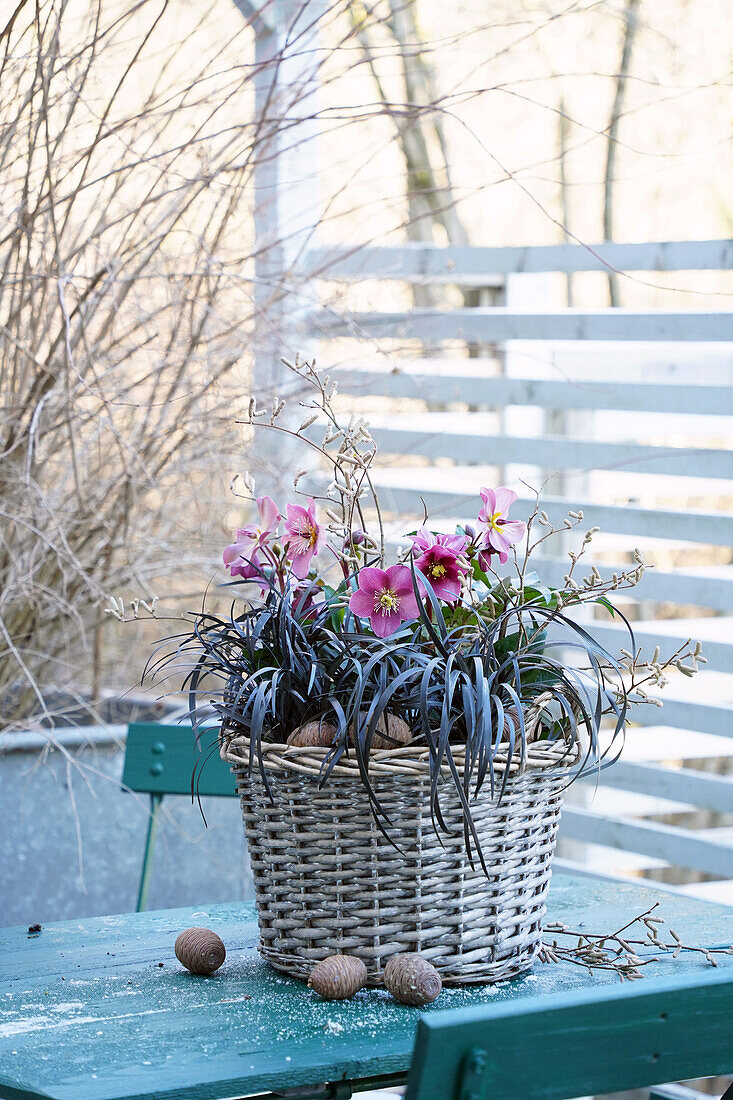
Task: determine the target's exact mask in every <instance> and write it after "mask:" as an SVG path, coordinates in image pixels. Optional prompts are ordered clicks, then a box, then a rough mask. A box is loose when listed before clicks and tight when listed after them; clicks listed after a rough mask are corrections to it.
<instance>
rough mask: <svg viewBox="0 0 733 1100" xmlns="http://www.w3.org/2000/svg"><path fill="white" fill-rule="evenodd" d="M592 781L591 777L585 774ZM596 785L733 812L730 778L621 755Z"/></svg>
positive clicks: (707, 808)
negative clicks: (630, 760)
mask: <svg viewBox="0 0 733 1100" xmlns="http://www.w3.org/2000/svg"><path fill="white" fill-rule="evenodd" d="M589 782H592V783H594V784H595V777H589ZM598 785H599V786H601V787H613V788H614V789H616V788H617V789H619V790H622V791H634V792H635V793H637V794H644V795H650V794H652V793H653V794H654V797H655V798H669V799H670V800H671V801H672V802H686V803H688V805H690V806H696V807H698V808H699V809H702V810H713V811H716V812H717V813H721V814H729V813H732V812H733V780H731V779H721V778H718V777H717V776H710V775H706V774H705V773H704V772H698V771H693V770H692V768H678V769H672V768H662V767H658V766H654V765H653V764H635V763H627V762H626V761H625V760H624V759H623V756H622V758H621V759H620V760H618V761H616V763H615V764H613V765H612V766H611V767H609V768H606V769H605V771H602V772H601V773H600V775H599V776H598Z"/></svg>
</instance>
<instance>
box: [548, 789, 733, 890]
mask: <svg viewBox="0 0 733 1100" xmlns="http://www.w3.org/2000/svg"><path fill="white" fill-rule="evenodd" d="M560 835H561V836H563V837H565V838H566V839H571V840H581V841H584V842H585V843H586V844H602V845H604V846H605V847H607V848H619V849H621V850H622V851H625V852H639V853H640V854H641V855H646V856H652V857H653V858H654V859H663V860H666V861H667V862H668V863H673V864H677V865H679V866H682V867H692V868H694V869H695V870H697V871H703V872H705V873H707V874H710V875H716V876H717V877H719V878H725V879H727V878H733V847H732V846H731V845H729V844H722V843H721V842H720V841H717V840H710V839H708V838H706V837H702V836H700V835H698V834H696V833H693V832H691V831H690V830H689V829H678V828H675V827H674V826H672V825H657V824H656V823H654V822H650V821H644V822H641V821H639V822H637V821H633V822H632V821H624V820H621V819H618V818H613V817H606V816H605V815H603V814H595V813H593V812H592V811H590V810H583V809H580V808H578V807H576V806H569V805H566V806H565V808H564V810H563V814H562V820H561V823H560Z"/></svg>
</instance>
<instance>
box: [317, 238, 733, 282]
mask: <svg viewBox="0 0 733 1100" xmlns="http://www.w3.org/2000/svg"><path fill="white" fill-rule="evenodd" d="M307 264H308V266H309V269H310V270H313V271H315V272H316V273H317V274H318V275H319V276H320V277H321V278H325V279H340V280H345V281H354V280H362V279H400V280H403V281H407V282H423V281H436V282H444V283H461V284H465V283H476V284H479V285H487V284H486V282H485V280H486V279H487V277H492V278H493V277H495V276H497V275H516V274H523V273H528V272H537V273H540V272H553V271H566V272H574V271H608V269H609V265H610V266H611V268H612V269H613V268H615V269H617V270H619V271H722V270H725V269H726V268H730V267H733V240H714V241H664V242H659V241H652V242H649V243H646V242H642V243H631V244H625V243H616V242H611V241H606V242H603V243H601V244H593V245H582V244H555V245H536V246H530V247H527V248H475V247H470V246H469V247H457V246H453V247H447V248H441V247H439V246H437V245H426V244H419V243H406V244H403V245H400V246H399V247H389V246H386V247H370V246H367V247H364V248H359V247H357V248H348V247H347V248H319V249H312V250H311V251H310V252H309V253H308V256H307Z"/></svg>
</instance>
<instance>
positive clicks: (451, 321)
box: [307, 306, 733, 344]
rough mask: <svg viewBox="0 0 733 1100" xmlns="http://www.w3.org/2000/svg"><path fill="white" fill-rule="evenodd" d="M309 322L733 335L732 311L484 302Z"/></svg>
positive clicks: (373, 333)
mask: <svg viewBox="0 0 733 1100" xmlns="http://www.w3.org/2000/svg"><path fill="white" fill-rule="evenodd" d="M307 324H308V326H309V328H312V329H315V331H316V332H317V333H318V335H320V336H321V337H322V338H324V339H328V338H330V337H337V336H338V337H351V338H353V339H365V338H366V339H391V340H424V341H439V340H465V341H466V342H467V343H469V344H481V343H497V344H498V343H504V342H505V341H507V340H614V341H628V340H633V341H635V342H640V341H643V342H646V341H648V340H682V341H698V340H705V341H708V342H711V343H716V342H726V343H727V342H728V341H731V340H733V313H724V312H722V311H720V310H707V311H705V312H703V311H694V310H684V311H680V310H675V311H674V312H666V311H664V310H652V311H642V310H633V309H622V308H617V309H602V310H596V311H595V312H588V311H586V310H582V309H562V310H556V311H553V312H542V313H541V312H536V313H535V312H533V313H526V312H519V311H517V310H514V309H509V308H507V307H504V306H479V307H476V308H475V309H472V308H467V309H451V310H438V309H413V310H411V311H410V312H400V313H378V312H374V313H345V314H344V315H339V314H337V313H333V312H330V311H328V310H323V311H321V312H317V313H314V314H311V315H310V317H309V318H307Z"/></svg>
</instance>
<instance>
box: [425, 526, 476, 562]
mask: <svg viewBox="0 0 733 1100" xmlns="http://www.w3.org/2000/svg"><path fill="white" fill-rule="evenodd" d="M467 541H468V540H467V539H466V536H465V535H444V534H442V533H438V534H435V532H434V531H428V529H427V527H421V528H420V530H419V531H418V533H417V534H416V535H413V538H412V549H413V551H414V552H415V553H416V554H424V553H425V551H426V550H429V549H430V548H431V547H432V546H442V547H444V548H445V549H446V550H450V551H451V553H452V554H454V555H456V556H457V555H458V554H462V553H463V551H464V550H465V549H466V543H467Z"/></svg>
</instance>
